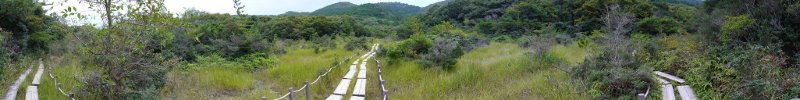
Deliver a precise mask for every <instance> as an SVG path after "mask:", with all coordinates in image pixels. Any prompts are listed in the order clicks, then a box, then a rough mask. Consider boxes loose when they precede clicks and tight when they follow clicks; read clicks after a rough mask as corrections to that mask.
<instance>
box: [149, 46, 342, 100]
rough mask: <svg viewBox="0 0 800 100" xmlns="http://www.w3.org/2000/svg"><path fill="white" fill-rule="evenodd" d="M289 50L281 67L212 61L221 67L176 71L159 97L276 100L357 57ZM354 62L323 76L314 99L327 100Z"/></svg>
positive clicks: (336, 51) (338, 50)
mask: <svg viewBox="0 0 800 100" xmlns="http://www.w3.org/2000/svg"><path fill="white" fill-rule="evenodd" d="M299 43H302V42H299ZM286 51H287V52H286V54H283V55H280V56H278V59H279V61H278V62H279V63H278V64H276V65H277V66H275V67H272V68H267V69H262V70H256V71H248V70H242V69H237V68H239V67H240V66H241V64H237V63H236V62H233V61H227V60H224V59H223V60H211V61H209V62H213V63H219V64H208V63H196V65H197V66H201V67H203V68H200V69H193V70H188V71H184V70H175V69H173V70H172V71H171V72H169V73H168V75H167V76H168V77H167V78H168V79H167V80H168V83H167V85H166V86H165V88H164V89H162V91H161V93H160V94H159V95H160V96H161V97H162V99H179V100H183V99H199V98H206V99H237V100H244V99H258V98H261V97H262V96H266V97H267V98H269V99H274V98H277V97H279V96H282V95H283V94H285V93H286V91H288V88H289V87H293V88H294V89H299V88H301V86H303V84H304V82H305V81H314V79H316V78H317V76H318V75H320V74H322V72H324V71H325V70H327V69H328V68H329V67H331V66H332V64H333V63H334V62H338V61H342V60H344V58H345V57H349V56H351V55H352V54H354V52H351V51H346V50H344V49H343V47H342V46H339V47H337V48H336V49H331V50H326V51H323V52H319V53H315V52H314V50H313V49H311V48H305V47H303V46H298V47H289V48H287V50H286ZM356 57H357V56H356ZM350 63H352V60H351V61H347V62H344V63H343V64H340V66H338V68H336V69H335V70H333V71H332V72H331V73H330V74H329V75H328V76H330V77H323V79H322V80H321V81H320V82H319V83H317V84H314V85H311V91H310V92H311V93H312V97H313V98H320V99H321V98H324V97H327V95H329V94H330V92H332V90H333V89H328V88H333V87H335V85H336V83H338V79H340V77H341V76H342V75H343V74H344V71H345V70H347V69H346V66H349V64H350ZM320 86H322V87H320ZM295 99H305V91H301V92H300V93H297V94H295Z"/></svg>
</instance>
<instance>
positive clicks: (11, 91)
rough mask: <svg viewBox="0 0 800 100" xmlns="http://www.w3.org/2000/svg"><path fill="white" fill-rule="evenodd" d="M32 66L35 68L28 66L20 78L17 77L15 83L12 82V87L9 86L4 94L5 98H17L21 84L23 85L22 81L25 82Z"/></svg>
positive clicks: (6, 99) (4, 99) (11, 99)
mask: <svg viewBox="0 0 800 100" xmlns="http://www.w3.org/2000/svg"><path fill="white" fill-rule="evenodd" d="M31 68H33V66H30V67H28V69H27V70H25V72H22V74H21V75H19V78H17V81H14V84H12V85H11V87H8V91H6V95H5V96H3V100H16V98H17V92H18V91H19V86H20V85H22V82H24V81H25V78H27V76H28V74H30V73H31Z"/></svg>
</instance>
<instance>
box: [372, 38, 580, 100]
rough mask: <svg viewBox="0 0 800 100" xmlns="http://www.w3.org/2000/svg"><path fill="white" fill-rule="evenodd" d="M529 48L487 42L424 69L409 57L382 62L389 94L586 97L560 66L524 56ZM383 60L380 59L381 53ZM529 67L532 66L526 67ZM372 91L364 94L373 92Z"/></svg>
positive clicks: (400, 96)
mask: <svg viewBox="0 0 800 100" xmlns="http://www.w3.org/2000/svg"><path fill="white" fill-rule="evenodd" d="M527 52H528V50H526V49H523V48H519V47H518V46H517V45H514V44H508V43H492V44H491V45H490V46H488V47H484V48H479V49H476V50H473V51H471V52H469V53H467V54H465V55H464V56H462V57H460V58H459V59H458V63H457V65H456V68H455V69H453V70H452V71H444V70H438V69H424V68H422V67H420V66H419V65H418V64H417V63H415V61H413V60H402V61H397V62H396V63H394V64H388V63H384V66H386V67H384V71H385V72H384V78H385V80H387V86H388V87H387V88H388V89H389V91H390V93H389V94H390V95H389V97H390V98H392V99H401V100H405V99H434V100H436V99H484V100H486V99H489V100H494V99H586V96H585V94H583V93H581V92H576V91H577V90H576V89H575V88H574V87H576V84H574V83H573V82H572V81H571V80H570V79H569V77H568V74H566V73H565V72H563V71H560V70H557V69H556V68H555V67H554V66H552V64H537V63H539V62H531V61H529V58H530V57H529V56H528V55H526V53H527ZM383 60H385V59H383ZM530 67H537V68H538V69H536V70H534V71H529V70H525V69H529V68H530ZM377 95H380V92H377V93H376V92H372V96H371V97H370V96H369V95H368V98H377Z"/></svg>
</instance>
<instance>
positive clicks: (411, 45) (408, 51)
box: [386, 35, 433, 58]
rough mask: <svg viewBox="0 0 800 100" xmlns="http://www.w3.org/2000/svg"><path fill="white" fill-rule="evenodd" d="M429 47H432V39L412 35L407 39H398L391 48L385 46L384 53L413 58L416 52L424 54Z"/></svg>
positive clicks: (390, 55)
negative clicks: (385, 50)
mask: <svg viewBox="0 0 800 100" xmlns="http://www.w3.org/2000/svg"><path fill="white" fill-rule="evenodd" d="M431 47H433V41H432V40H430V39H428V38H425V37H423V36H420V35H413V36H411V38H409V39H406V40H403V41H400V42H399V43H397V44H396V46H394V47H393V48H387V52H386V54H387V56H389V57H390V58H415V57H417V54H424V53H426V52H427V51H428V49H429V48H431Z"/></svg>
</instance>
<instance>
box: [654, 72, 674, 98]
mask: <svg viewBox="0 0 800 100" xmlns="http://www.w3.org/2000/svg"><path fill="white" fill-rule="evenodd" d="M656 80H658V81H659V83H661V100H675V89H673V88H672V84H670V83H669V81H667V80H664V79H661V78H658V77H656Z"/></svg>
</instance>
